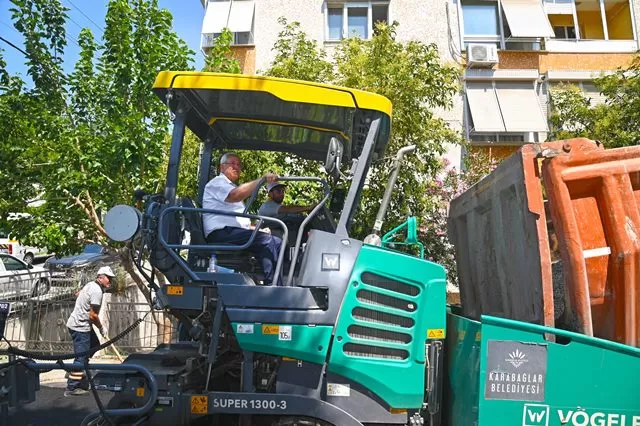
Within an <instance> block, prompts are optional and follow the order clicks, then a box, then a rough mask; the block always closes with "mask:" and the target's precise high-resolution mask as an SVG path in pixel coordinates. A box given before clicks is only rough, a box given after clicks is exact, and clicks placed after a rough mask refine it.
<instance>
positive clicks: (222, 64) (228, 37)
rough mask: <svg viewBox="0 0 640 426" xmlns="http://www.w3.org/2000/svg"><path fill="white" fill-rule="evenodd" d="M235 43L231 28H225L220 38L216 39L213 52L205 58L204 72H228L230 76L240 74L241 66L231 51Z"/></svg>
mask: <svg viewBox="0 0 640 426" xmlns="http://www.w3.org/2000/svg"><path fill="white" fill-rule="evenodd" d="M232 42H233V33H232V32H231V31H229V28H224V29H223V30H222V33H221V34H220V36H219V37H218V38H216V41H215V43H214V44H213V47H212V48H211V51H210V52H209V53H208V54H207V57H206V58H205V64H204V69H203V71H206V72H226V73H229V74H240V72H241V71H242V70H241V69H240V64H239V63H238V60H237V59H236V58H234V57H233V53H232V51H231V43H232Z"/></svg>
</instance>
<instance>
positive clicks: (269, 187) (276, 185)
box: [267, 182, 287, 192]
mask: <svg viewBox="0 0 640 426" xmlns="http://www.w3.org/2000/svg"><path fill="white" fill-rule="evenodd" d="M279 186H282V187H284V188H286V187H287V185H285V184H284V183H281V182H273V183H270V184H268V185H267V192H271V190H272V189H273V188H277V187H279Z"/></svg>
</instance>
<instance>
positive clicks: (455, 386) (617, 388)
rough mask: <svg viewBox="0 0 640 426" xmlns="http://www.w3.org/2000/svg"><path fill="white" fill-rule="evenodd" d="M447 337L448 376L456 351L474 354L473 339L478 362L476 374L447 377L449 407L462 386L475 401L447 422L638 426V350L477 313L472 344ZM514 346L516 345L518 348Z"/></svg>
mask: <svg viewBox="0 0 640 426" xmlns="http://www.w3.org/2000/svg"><path fill="white" fill-rule="evenodd" d="M453 323H457V324H458V329H460V330H463V329H467V330H471V329H473V328H474V327H476V328H477V326H478V323H475V325H474V324H472V323H474V322H473V321H470V320H468V319H465V318H462V317H457V318H456V319H452V320H451V321H450V324H453ZM464 323H466V324H464ZM545 333H547V334H548V335H549V336H551V338H549V340H545ZM450 337H452V338H454V339H456V340H457V342H456V345H458V344H459V345H460V346H459V349H460V350H459V351H458V353H457V354H456V353H455V351H453V352H452V353H448V354H447V360H448V361H451V362H450V363H448V367H449V369H448V372H449V378H450V379H451V377H452V367H453V366H455V365H456V357H459V358H460V360H462V359H464V356H465V355H464V354H465V353H466V354H468V356H469V358H470V359H471V360H473V357H474V353H477V351H478V344H479V355H475V356H476V358H478V357H479V358H480V363H479V369H478V370H477V374H476V377H475V380H473V376H472V375H471V373H460V372H454V373H453V376H455V375H456V374H457V375H458V376H463V375H466V378H467V379H468V381H467V382H466V384H465V383H464V382H463V380H462V379H461V378H460V377H459V378H458V380H451V383H452V387H451V392H450V393H449V394H448V395H445V400H446V399H447V398H451V399H452V400H453V401H454V402H453V404H454V405H455V402H456V401H462V400H464V399H465V398H466V396H465V392H469V389H472V391H471V392H470V393H471V394H473V393H474V392H473V389H474V388H475V395H477V399H476V401H475V402H474V401H468V403H469V406H468V407H467V408H466V412H465V415H464V416H460V417H459V418H458V419H450V420H451V421H448V422H447V424H451V425H459V424H460V425H462V424H474V423H475V424H478V425H480V426H489V425H495V426H501V425H504V426H506V425H522V426H561V425H570V426H581V425H585V426H609V425H618V426H640V391H639V390H638V389H639V388H638V383H640V349H638V348H634V347H630V346H625V345H621V344H618V343H614V342H611V341H607V340H602V339H597V338H592V337H588V336H584V335H582V334H576V333H572V332H568V331H564V330H559V329H553V328H548V327H543V326H539V325H535V324H528V323H523V322H518V321H513V320H507V319H503V318H495V317H488V316H485V317H482V324H481V340H480V341H479V342H477V344H474V345H471V344H469V343H468V342H466V341H465V338H462V339H460V338H458V337H457V336H450ZM554 340H555V341H554ZM516 346H517V347H519V348H521V349H518V352H517V353H516V351H515V350H514V349H513V348H514V347H516ZM501 349H502V351H501ZM461 364H462V363H461V362H458V365H461ZM514 379H515V380H514ZM461 407H462V404H460V405H459V406H458V408H461ZM462 409H464V408H463V407H462ZM453 412H454V413H455V410H454V411H453ZM474 415H475V416H476V417H474ZM475 419H477V420H475Z"/></svg>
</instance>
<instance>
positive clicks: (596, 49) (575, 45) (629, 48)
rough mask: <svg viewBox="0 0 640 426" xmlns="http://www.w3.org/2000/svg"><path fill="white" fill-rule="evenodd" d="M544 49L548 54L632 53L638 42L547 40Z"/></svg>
mask: <svg viewBox="0 0 640 426" xmlns="http://www.w3.org/2000/svg"><path fill="white" fill-rule="evenodd" d="M545 47H546V50H547V51H549V52H569V53H633V52H636V51H638V42H637V41H636V40H571V39H548V40H546V42H545Z"/></svg>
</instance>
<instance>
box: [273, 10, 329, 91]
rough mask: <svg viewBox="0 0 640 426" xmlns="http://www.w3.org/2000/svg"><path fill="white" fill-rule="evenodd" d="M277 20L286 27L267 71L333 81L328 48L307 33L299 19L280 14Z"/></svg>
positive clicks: (303, 78)
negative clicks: (293, 20)
mask: <svg viewBox="0 0 640 426" xmlns="http://www.w3.org/2000/svg"><path fill="white" fill-rule="evenodd" d="M278 23H279V24H280V25H282V26H283V27H284V29H283V30H282V31H280V33H279V34H278V41H276V43H275V45H274V47H273V50H274V51H275V53H276V56H275V58H274V60H273V62H272V63H271V67H270V68H269V69H268V70H267V71H266V72H265V73H264V74H265V75H269V76H272V77H283V78H292V79H295V80H306V81H315V82H318V83H326V82H329V81H331V79H332V77H333V73H332V70H333V65H332V64H331V63H330V62H328V61H327V54H326V52H325V50H324V49H320V48H319V47H318V43H317V42H316V41H315V40H310V39H309V38H308V37H307V35H306V34H305V33H304V32H303V31H302V30H301V29H300V23H299V22H291V23H289V22H287V20H286V19H285V18H283V17H280V18H278Z"/></svg>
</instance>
